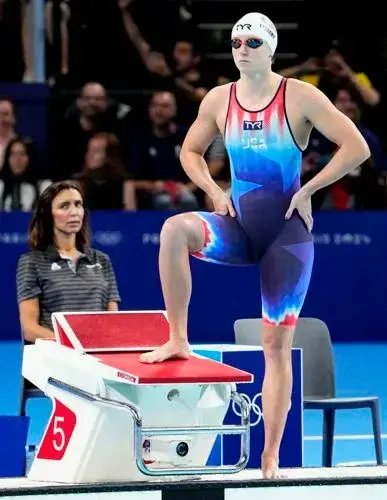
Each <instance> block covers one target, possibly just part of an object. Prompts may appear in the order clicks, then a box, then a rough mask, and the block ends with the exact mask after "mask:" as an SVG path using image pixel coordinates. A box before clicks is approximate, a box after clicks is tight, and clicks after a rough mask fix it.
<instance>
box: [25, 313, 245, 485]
mask: <svg viewBox="0 0 387 500" xmlns="http://www.w3.org/2000/svg"><path fill="white" fill-rule="evenodd" d="M53 325H54V329H55V337H56V341H52V340H41V341H37V342H36V344H34V345H31V346H26V347H25V350H24V356H23V376H24V377H25V378H26V379H27V380H29V381H30V382H32V383H33V384H34V385H35V386H37V387H38V388H39V389H41V390H42V391H44V393H45V394H46V395H47V396H49V397H50V398H51V400H52V407H53V410H52V415H51V418H50V419H49V422H48V424H47V427H46V429H45V432H44V435H43V438H42V441H41V443H40V444H39V446H38V449H37V452H36V455H35V458H34V460H33V462H32V466H31V468H30V471H29V473H28V480H30V481H31V480H32V481H38V482H41V481H49V482H54V483H62V484H63V483H64V484H72V485H74V484H90V483H106V482H109V483H112V482H129V481H137V482H138V481H145V480H148V479H149V478H152V477H153V478H155V477H163V478H164V480H165V479H166V476H169V478H170V479H172V476H174V477H178V476H185V477H186V478H189V477H191V478H192V477H196V476H203V475H209V474H235V473H237V472H239V471H241V470H243V469H244V468H245V466H246V464H247V461H248V459H249V451H250V442H249V436H250V434H249V433H250V425H249V408H248V405H247V404H246V402H245V401H244V400H243V398H241V397H240V396H239V394H238V393H237V392H236V384H237V383H238V384H240V383H251V382H252V381H253V376H252V375H251V374H250V373H247V372H244V371H242V370H239V369H236V368H234V367H231V366H227V365H225V364H222V363H219V362H216V361H213V360H210V359H208V358H204V357H201V356H199V355H191V356H190V358H189V359H188V360H168V361H166V362H164V363H159V364H151V365H150V364H143V363H140V361H139V356H140V354H141V352H144V351H149V350H151V349H153V348H155V347H157V346H159V345H161V344H162V343H164V342H165V341H166V340H167V339H168V334H169V324H168V321H167V318H166V314H165V312H164V311H139V312H136V311H131V312H103V313H56V314H54V315H53ZM231 402H234V403H235V404H237V405H239V407H240V415H241V422H240V425H224V424H223V421H224V418H225V415H226V412H227V410H228V408H229V405H230V403H231ZM225 434H235V435H240V438H241V453H240V458H239V460H238V462H237V463H236V464H234V465H221V466H208V465H206V464H207V461H208V457H209V455H210V453H211V450H212V447H213V444H214V442H215V439H216V437H217V436H219V435H225Z"/></svg>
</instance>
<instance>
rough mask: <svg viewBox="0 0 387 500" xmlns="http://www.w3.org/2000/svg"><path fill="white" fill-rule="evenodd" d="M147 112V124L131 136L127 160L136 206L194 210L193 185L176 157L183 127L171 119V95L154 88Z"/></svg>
mask: <svg viewBox="0 0 387 500" xmlns="http://www.w3.org/2000/svg"><path fill="white" fill-rule="evenodd" d="M148 113H149V120H150V124H149V126H145V127H144V128H143V129H141V130H138V131H137V133H136V134H135V135H134V136H133V138H132V146H131V158H130V161H129V171H130V172H131V173H132V174H133V177H134V179H135V187H136V190H137V199H138V203H139V208H145V209H149V208H152V207H153V208H158V209H173V208H175V209H178V210H194V209H196V208H197V206H198V202H197V199H196V197H195V194H194V191H195V189H196V186H194V185H193V184H192V183H191V182H190V181H189V178H188V177H187V175H186V174H185V172H184V170H183V168H182V166H181V164H180V160H179V156H180V150H181V146H182V144H183V142H184V139H185V136H186V133H187V128H186V127H183V126H180V125H177V124H176V123H175V116H176V100H175V97H174V95H173V94H172V93H171V92H155V93H154V94H153V96H152V98H151V101H150V104H149V111H148Z"/></svg>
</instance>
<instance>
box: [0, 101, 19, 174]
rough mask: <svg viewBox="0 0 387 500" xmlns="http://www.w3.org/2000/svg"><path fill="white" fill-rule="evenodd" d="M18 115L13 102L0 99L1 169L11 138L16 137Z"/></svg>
mask: <svg viewBox="0 0 387 500" xmlns="http://www.w3.org/2000/svg"><path fill="white" fill-rule="evenodd" d="M15 125H16V116H15V108H14V105H13V102H12V101H10V100H8V99H0V170H1V166H2V165H3V159H4V151H5V149H6V147H7V145H8V143H9V141H10V140H11V139H13V138H14V137H16V132H15Z"/></svg>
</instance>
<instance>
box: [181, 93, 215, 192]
mask: <svg viewBox="0 0 387 500" xmlns="http://www.w3.org/2000/svg"><path fill="white" fill-rule="evenodd" d="M222 96H223V93H222V90H221V88H220V87H215V88H214V89H212V90H210V92H208V94H207V95H206V96H205V97H204V99H203V101H202V102H201V104H200V107H199V112H198V115H197V118H196V120H195V121H194V122H193V124H192V125H191V127H190V129H189V131H188V133H187V135H186V137H185V140H184V143H183V146H182V148H181V151H180V161H181V164H182V166H183V169H184V171H185V172H186V174H187V175H188V177H189V178H190V179H191V181H192V182H193V183H194V184H196V186H198V187H199V188H201V189H202V190H203V191H204V192H205V193H207V194H208V195H209V196H210V197H211V196H213V195H215V194H216V193H218V192H219V190H220V188H219V186H218V185H217V184H216V182H215V181H214V180H213V179H212V177H211V174H210V171H209V169H208V166H207V164H206V162H205V160H204V154H205V153H206V151H207V149H208V148H209V146H210V145H211V143H212V142H213V141H214V139H215V137H216V136H217V134H218V133H219V130H218V126H217V124H216V112H217V110H218V109H219V106H220V103H221V100H220V99H221V98H222Z"/></svg>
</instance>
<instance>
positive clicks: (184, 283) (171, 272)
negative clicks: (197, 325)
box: [140, 213, 204, 363]
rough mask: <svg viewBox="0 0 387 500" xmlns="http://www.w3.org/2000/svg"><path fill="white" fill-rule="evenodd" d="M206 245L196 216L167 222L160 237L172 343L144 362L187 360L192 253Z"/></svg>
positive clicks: (160, 259) (153, 353) (143, 356)
mask: <svg viewBox="0 0 387 500" xmlns="http://www.w3.org/2000/svg"><path fill="white" fill-rule="evenodd" d="M203 245H204V233H203V224H202V221H201V220H200V219H199V217H197V216H196V215H194V214H190V213H185V214H179V215H176V216H174V217H171V218H170V219H168V220H167V221H166V222H165V223H164V225H163V228H162V230H161V234H160V252H159V272H160V279H161V286H162V290H163V296H164V302H165V307H166V310H167V314H168V321H169V327H170V337H169V341H168V342H167V343H166V344H164V345H162V346H161V347H159V348H157V349H155V350H154V351H153V352H149V353H144V354H142V355H141V356H140V361H142V362H143V363H159V362H162V361H165V360H167V359H170V358H180V359H188V357H189V345H188V335H187V322H188V305H189V301H190V298H191V291H192V282H191V269H190V264H189V253H190V252H194V251H197V250H198V249H200V248H202V247H203Z"/></svg>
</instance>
